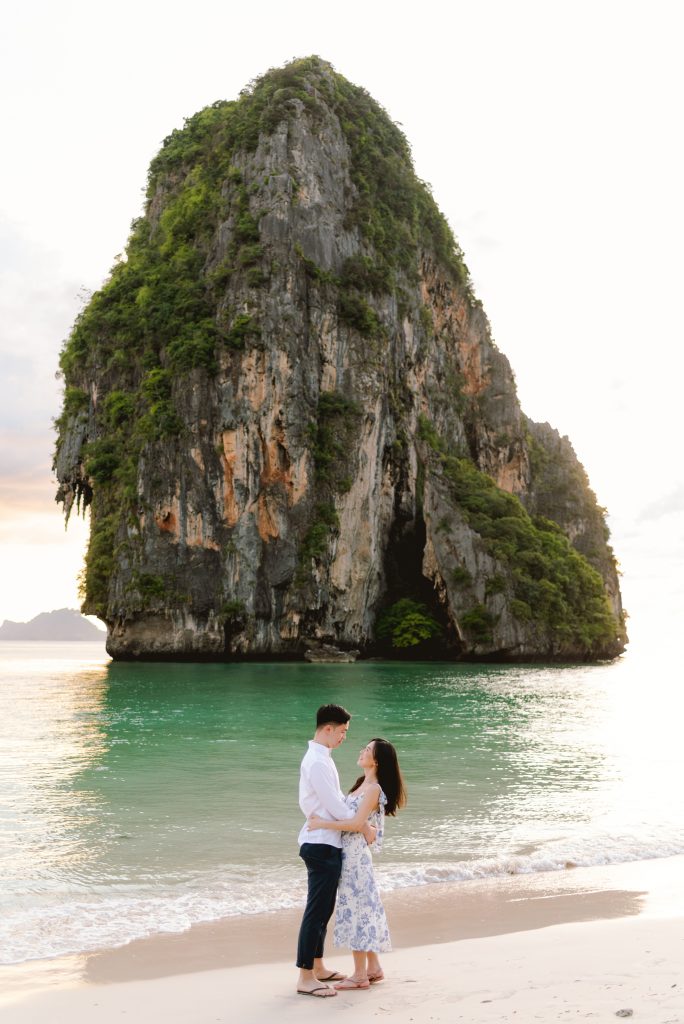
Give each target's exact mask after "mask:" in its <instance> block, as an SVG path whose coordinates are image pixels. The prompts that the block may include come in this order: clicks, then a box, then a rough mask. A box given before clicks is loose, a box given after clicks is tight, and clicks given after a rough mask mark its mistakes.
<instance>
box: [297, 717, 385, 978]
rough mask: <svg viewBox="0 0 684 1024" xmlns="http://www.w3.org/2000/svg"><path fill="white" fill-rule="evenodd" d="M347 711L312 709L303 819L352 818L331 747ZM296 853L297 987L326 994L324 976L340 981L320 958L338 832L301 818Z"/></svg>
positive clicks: (338, 862)
mask: <svg viewBox="0 0 684 1024" xmlns="http://www.w3.org/2000/svg"><path fill="white" fill-rule="evenodd" d="M350 719H351V715H350V714H349V712H348V711H346V710H345V709H344V708H343V707H340V705H339V704H324V705H323V707H320V708H319V709H318V711H317V712H316V733H315V735H314V738H313V740H309V749H308V751H307V752H306V754H305V755H304V759H303V761H302V765H301V770H300V775H299V806H300V807H301V809H302V812H303V813H304V815H305V816H306V817H307V818H308V817H309V815H311V814H319V815H320V816H321V817H322V818H327V819H328V820H337V821H341V820H344V819H345V818H353V817H354V813H353V811H351V810H350V808H349V807H347V805H346V803H345V802H344V796H343V795H342V790H341V789H340V779H339V776H338V774H337V768H336V767H335V762H334V761H333V759H332V757H331V756H330V754H331V751H333V750H335V748H336V747H339V746H340V744H341V743H344V740H345V738H346V736H347V731H348V729H349V721H350ZM362 832H363V834H364V836H365V837H366V842H369V843H372V842H373V839H374V838H375V829H374V828H373V826H372V825H369V824H368V823H367V822H366V824H365V826H364V828H363V829H362ZM299 844H300V848H299V856H300V857H301V858H302V860H303V861H304V863H305V864H306V870H307V874H308V893H307V899H306V909H305V911H304V917H303V918H302V924H301V928H300V930H299V942H298V944H297V967H298V968H299V981H298V983H297V991H298V992H299V993H300V994H301V995H303V996H316V997H318V998H327V997H328V996H336V995H337V992H336V990H335V989H334V988H331V987H330V986H329V985H326V984H323V983H324V982H327V981H341V980H342V979H343V978H344V975H342V974H338V973H337V972H336V971H330V970H328V968H327V967H326V966H325V964H324V962H323V946H324V943H325V933H326V929H327V926H328V921H329V920H330V918H331V916H332V912H333V910H334V909H335V898H336V896H337V883H338V881H339V878H340V872H341V870H342V835H341V833H340V832H335V831H332V830H330V829H312V830H311V831H309V829H308V826H307V823H306V822H304V827H303V828H302V830H301V832H300V833H299Z"/></svg>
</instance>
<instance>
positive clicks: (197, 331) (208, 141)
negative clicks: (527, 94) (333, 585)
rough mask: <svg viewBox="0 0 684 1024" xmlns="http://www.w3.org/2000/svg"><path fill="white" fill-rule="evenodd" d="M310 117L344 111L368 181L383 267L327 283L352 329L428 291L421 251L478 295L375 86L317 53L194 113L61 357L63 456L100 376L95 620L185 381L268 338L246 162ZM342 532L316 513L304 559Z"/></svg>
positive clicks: (153, 171) (91, 473)
mask: <svg viewBox="0 0 684 1024" xmlns="http://www.w3.org/2000/svg"><path fill="white" fill-rule="evenodd" d="M302 110H303V111H304V112H305V115H306V116H307V117H309V118H311V119H313V120H314V122H322V121H323V120H325V119H326V118H329V117H330V113H331V112H332V114H333V115H334V116H335V117H336V118H337V119H338V121H339V124H340V126H341V129H342V133H343V136H344V138H345V139H346V142H347V144H348V147H349V156H350V168H349V170H350V175H351V178H352V181H353V183H354V186H355V195H354V197H353V200H352V202H351V203H350V207H349V211H348V226H349V227H356V228H357V229H358V231H359V232H360V234H361V236H362V238H363V239H364V242H365V244H366V245H367V247H369V248H370V250H371V251H373V253H374V258H373V260H370V259H369V258H368V257H365V256H358V257H354V258H351V259H349V260H348V261H347V263H346V264H345V266H344V267H343V268H342V269H341V273H340V274H339V275H337V276H336V275H333V274H330V273H323V272H321V275H320V280H321V282H323V283H325V284H326V286H330V287H331V288H333V289H334V292H335V293H336V295H337V300H336V303H335V305H336V309H337V314H338V317H339V320H340V322H342V323H344V324H346V325H347V326H348V327H350V328H351V329H352V330H355V331H357V332H358V333H359V334H361V335H363V336H366V337H370V338H373V337H380V336H381V335H382V332H383V328H382V325H381V323H380V320H379V318H378V315H377V313H376V311H375V310H374V309H373V308H372V305H371V304H370V303H369V301H368V300H369V298H371V297H372V296H373V295H378V294H381V293H386V292H391V291H392V290H393V289H394V288H395V287H398V284H397V280H398V279H397V275H398V274H402V275H403V278H404V279H405V280H417V277H418V266H419V255H420V248H421V246H422V247H425V248H426V249H429V250H430V251H432V252H433V253H434V254H435V255H436V256H437V258H438V259H439V260H440V261H441V263H442V265H443V267H444V269H445V271H446V272H447V273H448V274H449V276H450V277H451V279H452V280H453V281H454V282H456V283H460V284H461V285H462V286H465V287H466V288H468V287H469V284H468V273H467V269H466V267H465V264H464V262H463V256H462V253H461V250H460V249H459V247H458V245H457V243H456V242H455V240H454V237H453V235H452V233H451V230H450V228H449V226H448V224H447V222H446V220H445V219H444V217H443V216H442V215H441V213H440V212H439V210H438V209H437V206H436V204H435V202H434V200H433V198H432V196H431V194H430V191H429V189H428V187H427V186H426V185H425V184H424V183H423V182H421V181H419V180H418V179H417V178H416V175H415V172H414V170H413V166H412V162H411V156H410V150H409V146H408V143H407V141H406V138H405V136H404V135H403V133H402V131H401V130H400V128H399V127H398V126H397V125H396V124H394V123H393V122H392V120H391V119H390V118H389V116H388V115H387V114H386V112H385V111H384V110H383V109H382V107H380V105H379V104H378V103H376V102H375V100H373V99H372V97H371V96H369V94H368V93H367V92H366V91H365V90H364V89H362V88H359V87H358V86H355V85H352V84H351V83H350V82H348V81H347V80H346V79H344V78H343V77H342V76H341V75H339V74H337V73H336V72H335V71H334V70H333V68H332V67H331V66H330V65H329V64H327V63H326V62H325V61H322V60H321V59H320V58H318V57H310V58H306V59H302V60H296V61H294V62H292V63H291V64H288V65H287V66H286V67H283V68H278V69H274V70H271V71H269V72H267V73H266V74H265V75H263V76H262V77H260V78H258V79H256V80H255V81H254V82H253V83H251V85H250V86H249V87H248V88H247V89H245V90H244V91H243V92H242V93H241V95H240V97H239V98H238V99H237V100H235V101H219V102H217V103H214V104H212V105H211V106H209V107H206V108H205V109H203V110H201V111H199V112H198V113H197V114H195V115H194V116H192V117H190V118H188V119H187V120H186V122H185V124H184V126H183V127H182V128H181V129H178V130H176V131H173V132H172V133H171V135H170V136H169V137H168V138H167V139H166V140H165V141H164V144H163V146H162V149H161V151H160V152H159V154H158V155H157V156H156V157H155V158H154V160H153V161H152V164H151V166H150V172H149V181H148V191H147V197H148V202H147V209H146V212H145V215H144V216H143V217H141V218H139V219H138V220H136V221H134V223H133V225H132V231H131V235H130V238H129V241H128V245H127V248H126V254H125V257H124V258H122V259H119V260H118V262H117V263H116V264H115V266H114V267H113V269H112V271H111V275H110V277H109V279H108V280H107V282H106V283H105V284H104V285H103V286H102V288H101V289H100V290H99V291H98V292H96V293H95V294H94V295H93V296H92V298H91V300H90V302H89V303H88V305H87V307H86V308H85V309H84V310H83V311H82V312H81V314H80V315H79V317H78V318H77V320H76V323H75V324H74V327H73V330H72V332H71V335H70V337H69V338H68V340H67V342H66V343H65V345H64V348H63V351H62V353H61V356H60V368H61V372H62V375H63V378H64V382H65V396H64V404H63V410H62V414H61V415H60V417H59V419H58V420H57V422H56V426H57V432H58V438H57V451H58V452H59V450H60V448H61V446H62V445H63V443H64V439H65V436H66V433H67V431H68V430H69V429H70V424H71V423H72V422H73V420H74V417H76V416H78V415H82V414H85V413H86V412H87V410H88V406H89V386H88V385H89V380H90V378H91V377H92V376H93V374H95V373H96V374H97V376H98V400H97V403H96V405H95V408H94V410H93V414H92V415H93V416H94V420H93V421H91V423H90V424H89V430H88V433H89V443H88V445H87V447H86V448H85V449H84V451H83V462H84V471H85V476H86V477H87V480H86V479H82V480H81V481H79V482H76V484H75V486H76V490H77V499H78V501H79V503H82V504H83V505H84V506H85V505H87V504H91V502H92V518H91V538H90V546H89V550H88V555H87V558H86V567H85V575H84V584H83V592H84V597H85V607H86V609H87V610H88V611H89V612H92V613H95V614H99V615H101V616H104V614H105V610H106V607H107V601H108V581H109V575H110V574H111V572H112V569H113V566H114V565H115V562H116V558H115V547H116V543H117V539H116V538H117V536H118V535H119V534H121V535H122V536H123V534H125V533H127V534H128V542H127V543H129V545H130V544H133V543H134V535H135V515H136V512H135V510H136V508H138V507H139V505H140V495H139V494H138V493H137V488H136V478H137V471H138V467H139V465H140V460H141V457H142V456H143V453H144V452H145V450H146V448H147V447H148V446H149V445H151V444H154V443H157V442H163V441H165V440H170V439H173V438H179V439H182V437H183V433H184V430H185V425H184V421H183V416H182V415H181V412H180V411H179V403H178V393H179V388H181V387H182V386H183V385H182V381H183V378H184V377H186V376H187V375H188V374H190V373H193V372H195V373H197V372H199V373H203V374H206V375H208V376H210V377H211V376H212V375H213V374H215V372H216V370H217V366H218V363H219V361H220V359H221V358H224V359H225V358H229V357H230V354H231V353H232V354H233V358H239V353H240V352H241V351H242V350H243V349H245V348H247V347H249V346H251V345H254V344H258V343H259V339H260V329H259V324H258V322H257V319H256V318H255V316H254V313H253V310H252V308H250V300H249V296H250V295H252V294H253V293H254V291H255V289H256V290H258V289H259V288H262V287H264V286H265V285H267V284H268V281H269V273H270V270H269V268H270V263H269V259H268V254H267V253H265V252H264V248H263V245H262V241H261V237H260V230H259V219H260V215H261V212H262V210H261V208H260V205H259V197H258V194H255V186H254V183H252V184H251V186H250V188H248V187H247V184H246V183H245V181H244V180H243V175H242V172H241V171H240V170H239V169H238V167H237V166H236V162H238V161H239V160H241V159H242V160H243V159H244V157H245V155H247V154H250V153H253V152H254V150H255V149H256V147H257V145H258V143H259V139H260V137H261V136H262V135H263V134H269V133H271V132H273V131H274V129H275V128H276V127H277V126H278V125H279V124H281V123H282V122H283V121H286V120H288V119H289V118H291V117H294V116H299V115H300V113H301V111H302ZM256 192H258V190H256ZM292 201H293V202H296V182H295V181H293V194H292ZM226 225H228V226H229V231H230V241H229V244H228V246H227V251H226V255H225V258H223V259H222V261H221V262H220V263H218V264H217V265H215V264H213V263H212V262H211V260H212V252H213V251H214V248H215V244H216V239H217V232H218V231H219V227H220V226H223V228H225V226H226ZM312 266H313V265H312ZM236 282H237V283H241V287H242V288H243V291H244V294H245V295H246V297H247V298H246V300H245V305H244V306H243V308H235V307H234V306H232V305H231V304H230V303H227V302H226V301H225V296H226V289H227V287H228V285H229V284H231V283H232V284H233V285H235V284H236ZM222 354H223V355H222ZM319 423H323V421H322V420H320V421H319ZM314 445H315V446H316V448H317V453H316V461H317V466H318V467H319V473H325V472H327V470H326V469H325V455H324V453H323V451H322V449H321V443H320V438H318V439H315V438H314ZM338 485H339V481H338ZM338 489H339V487H338ZM341 489H342V490H343V489H344V488H341ZM319 504H321V507H327V505H328V504H329V502H328V501H326V500H324V501H323V502H322V503H319ZM105 509H106V513H105ZM331 522H332V519H331V516H330V515H328V514H327V513H326V514H325V515H321V516H319V517H317V518H316V521H315V522H314V523H313V524H312V531H313V533H312V535H311V537H309V539H308V541H307V543H306V544H305V549H311V551H318V550H320V549H321V544H322V540H321V538H322V536H323V532H324V529H327V530H328V531H329V530H330V528H331ZM131 557H134V553H133V552H131ZM135 557H137V556H135Z"/></svg>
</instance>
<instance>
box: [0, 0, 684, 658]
mask: <svg viewBox="0 0 684 1024" xmlns="http://www.w3.org/2000/svg"><path fill="white" fill-rule="evenodd" d="M683 11H684V7H683V6H682V4H680V3H678V2H662V0H661V2H658V0H649V2H648V3H630V2H624V0H623V2H613V0H593V2H590V3H587V2H581V0H580V2H574V3H572V4H570V3H562V4H561V3H559V2H553V0H544V2H529V0H515V2H513V0H501V2H496V0H491V2H488V0H478V2H476V0H472V2H469V3H466V2H462V0H452V2H450V3H435V2H430V0H427V2H423V3H420V4H417V3H414V4H409V3H403V2H392V3H386V2H376V3H373V2H369V0H365V2H363V3H359V2H357V0H351V2H345V3H340V4H334V5H333V4H330V3H325V2H323V0H318V2H315V3H314V2H297V0H294V2H291V3H288V4H284V3H282V0H280V2H277V3H276V2H274V0H261V2H260V3H259V4H258V5H249V6H248V5H247V4H244V3H241V4H234V3H230V2H226V0H223V2H221V3H217V2H213V0H195V2H194V3H193V4H192V5H191V4H187V3H184V4H181V3H178V2H176V0H164V2H158V0H149V2H145V0H136V2H133V0H120V2H119V3H117V4H116V5H114V4H104V3H101V2H98V0H88V2H85V0H71V2H69V0H63V2H61V3H59V4H55V3H53V2H32V0H25V2H24V4H23V5H22V7H21V8H19V5H15V7H14V9H13V10H9V9H8V8H7V6H6V7H5V11H4V12H3V24H2V34H1V37H0V87H1V88H0V97H1V99H0V104H1V105H2V109H1V114H2V154H3V155H2V162H1V163H0V180H1V184H2V187H1V188H0V332H1V333H0V367H1V370H2V372H1V373H0V388H1V395H0V398H1V401H0V560H1V561H0V565H1V567H2V576H1V579H2V583H1V585H0V621H2V620H3V619H4V618H12V619H20V620H23V619H28V618H30V617H32V616H33V615H35V614H37V613H38V612H40V611H47V610H50V609H52V608H57V607H63V606H65V605H67V606H70V607H75V606H76V605H77V603H78V599H77V588H76V577H77V574H78V572H79V570H80V568H81V565H82V551H83V545H84V541H85V536H86V529H87V527H86V524H84V523H83V521H78V520H77V519H76V517H75V516H74V517H73V518H72V522H71V523H70V526H69V530H68V532H67V533H66V534H65V532H64V528H63V523H62V520H61V518H60V513H59V509H58V506H57V505H55V504H54V490H55V487H54V481H53V480H52V478H51V471H50V464H51V452H52V446H53V435H52V431H51V420H52V417H54V416H55V415H57V413H58V409H59V383H58V381H56V380H55V370H56V368H57V356H58V352H59V349H60V347H61V343H62V340H63V339H64V338H65V337H66V335H67V334H68V333H69V329H70V326H71V323H72V322H73V318H74V316H75V315H76V313H77V312H78V310H79V308H80V306H81V302H82V298H81V296H82V294H83V290H84V289H86V290H87V289H90V290H93V289H95V288H97V287H98V286H99V285H100V284H101V283H102V281H103V279H104V278H105V277H106V275H107V273H108V270H109V268H110V267H111V265H112V263H113V261H114V257H115V256H116V254H117V253H120V252H121V251H122V249H123V247H124V245H125V241H126V237H127V234H128V229H129V225H130V222H131V220H132V219H133V218H134V217H136V216H137V215H138V214H139V213H140V212H141V207H142V192H143V189H144V186H145V178H146V172H147V166H148V164H149V161H150V159H151V158H152V157H153V156H154V154H155V153H156V152H157V150H158V149H159V146H160V144H161V141H162V139H163V138H164V137H165V136H166V135H167V134H169V132H170V131H172V130H173V129H174V128H176V127H179V126H181V125H182V123H183V120H184V118H185V117H187V116H190V115H191V114H193V113H194V112H195V111H196V110H198V109H200V108H201V107H203V106H205V105H207V104H208V103H213V102H214V101H216V100H218V99H231V98H234V97H236V96H237V94H238V92H239V91H240V89H241V88H243V87H244V85H245V84H246V83H247V82H249V80H250V79H252V78H254V77H255V76H257V75H259V74H261V73H263V72H264V71H265V70H266V69H267V68H269V67H272V66H275V65H280V64H283V63H284V62H286V61H287V60H289V59H291V58H292V57H297V56H307V55H309V54H312V53H317V54H319V55H320V56H321V57H323V58H325V59H326V60H329V61H330V62H331V63H332V64H334V65H335V67H336V68H337V70H338V71H339V72H341V73H342V74H343V75H345V76H346V77H347V78H349V79H350V80H351V81H353V82H355V83H357V84H359V85H362V86H364V87H365V88H366V89H367V90H368V91H369V92H370V93H371V94H372V95H373V96H374V97H375V98H376V99H377V100H379V102H380V103H382V104H383V106H385V108H386V109H387V111H388V112H389V114H390V116H391V117H392V118H393V119H394V120H396V121H398V122H400V123H401V125H402V126H403V129H404V131H405V133H406V135H407V137H408V139H409V142H410V143H411V145H412V148H413V154H414V160H415V163H416V169H417V172H418V174H419V175H420V176H421V177H422V178H424V179H425V180H427V181H429V182H430V183H431V184H432V188H433V192H434V195H435V198H436V200H437V202H438V204H439V206H440V208H441V209H442V211H443V212H444V213H445V215H446V216H447V218H448V220H449V222H450V223H451V225H452V227H453V229H454V231H455V233H456V235H457V237H458V239H459V241H460V243H461V245H462V248H463V249H464V252H465V255H466V261H467V263H468V266H469V267H470V270H471V274H472V277H473V280H474V283H475V289H476V292H477V294H478V295H479V296H480V298H481V299H482V300H483V303H484V306H485V309H486V310H487V313H488V315H489V318H490V321H491V323H492V329H493V333H494V337H495V339H496V341H497V344H498V345H499V347H500V348H501V350H502V351H503V352H504V353H505V354H506V355H507V356H508V358H509V359H510V361H511V364H512V366H513V369H514V371H515V374H516V377H517V381H518V389H519V395H520V400H521V404H522V407H523V409H524V411H525V412H526V413H527V415H529V416H530V417H532V419H535V420H540V421H544V420H547V421H549V422H550V423H551V424H552V425H553V426H555V427H556V428H557V429H558V430H559V431H560V432H561V433H562V434H567V435H568V436H569V437H570V439H571V441H572V443H573V445H574V447H575V450H576V451H577V454H578V456H579V458H580V459H581V461H582V462H583V464H584V466H585V468H586V469H587V472H588V473H589V477H590V479H591V482H592V486H593V488H594V490H595V491H596V493H597V496H598V499H599V502H600V503H601V504H602V505H605V506H607V507H608V509H609V512H610V520H609V521H610V525H611V529H612V532H613V544H614V547H615V549H616V554H617V556H618V559H619V561H620V563H621V566H622V570H623V573H624V578H623V595H624V599H625V604H626V606H627V608H628V610H629V612H630V614H631V622H630V632H631V634H632V636H633V638H635V639H638V638H639V637H647V636H650V635H655V636H656V637H659V636H664V635H665V634H669V635H672V634H673V633H676V627H677V625H678V619H679V613H680V610H681V609H682V607H683V606H684V582H683V571H684V458H683V457H682V454H681V452H682V438H683V437H684V434H683V432H682V429H681V424H680V420H681V416H682V402H681V399H680V392H681V390H682V382H683V377H684V356H683V354H682V352H683V343H684V330H683V320H684V317H683V314H682V309H681V298H680V293H681V282H682V281H683V280H684V257H683V255H682V253H683V244H684V242H683V240H684V202H683V200H682V190H683V188H684V185H683V184H682V183H683V182H684V159H683V155H682V138H681V137H682V131H681V121H682V115H681V102H682V96H684V71H683V68H682V63H683V62H682V59H681V40H682V27H683V23H684V14H683Z"/></svg>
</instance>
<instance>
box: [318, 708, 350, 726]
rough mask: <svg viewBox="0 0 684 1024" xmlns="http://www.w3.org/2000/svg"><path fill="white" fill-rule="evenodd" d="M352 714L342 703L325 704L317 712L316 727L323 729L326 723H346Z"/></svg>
mask: <svg viewBox="0 0 684 1024" xmlns="http://www.w3.org/2000/svg"><path fill="white" fill-rule="evenodd" d="M350 718H351V715H350V714H349V712H348V711H347V710H346V708H343V707H342V705H341V704H324V705H323V706H322V707H320V708H319V709H318V711H317V712H316V728H317V729H322V728H323V726H324V725H344V724H345V722H348V721H349V719H350Z"/></svg>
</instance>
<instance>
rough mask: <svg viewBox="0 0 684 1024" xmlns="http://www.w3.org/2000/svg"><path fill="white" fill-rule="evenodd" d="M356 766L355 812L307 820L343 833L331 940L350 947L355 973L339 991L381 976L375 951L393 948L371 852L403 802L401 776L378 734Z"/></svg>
mask: <svg viewBox="0 0 684 1024" xmlns="http://www.w3.org/2000/svg"><path fill="white" fill-rule="evenodd" d="M357 764H358V765H359V767H360V768H363V775H360V776H359V778H358V779H357V780H356V782H355V783H354V785H353V786H352V788H351V790H350V791H349V795H348V796H347V797H346V801H347V803H348V804H349V806H350V807H351V808H352V809H353V810H354V811H355V812H356V813H355V814H354V817H353V818H350V819H349V820H348V821H329V820H327V819H324V818H319V817H317V816H316V815H312V816H311V817H310V818H309V828H310V829H314V828H331V829H335V830H336V831H338V832H344V833H346V834H345V835H343V836H342V874H341V875H340V884H339V887H338V889H337V912H336V916H335V931H334V942H335V945H336V946H347V947H349V948H350V949H351V950H352V954H353V956H354V973H353V974H352V975H350V976H349V977H348V978H345V979H344V980H343V981H340V982H339V983H338V984H337V985H335V988H337V989H352V988H368V987H369V985H370V984H372V983H373V982H376V981H382V979H383V978H384V974H383V971H382V967H381V966H380V961H379V960H378V953H386V952H388V951H389V950H390V949H391V948H392V947H391V944H390V937H389V931H388V929H387V918H386V917H385V910H384V908H383V905H382V903H381V901H380V896H379V894H378V887H377V885H376V882H375V875H374V873H373V858H372V857H371V852H370V851H371V849H374V850H376V851H380V849H381V848H382V838H383V832H384V820H385V814H389V815H395V814H396V812H397V811H398V809H399V808H400V807H403V806H404V804H405V803H406V790H405V789H404V780H403V779H402V777H401V770H400V768H399V761H398V760H397V752H396V750H395V749H394V747H393V746H392V744H391V743H388V741H387V740H383V739H380V738H379V737H378V738H376V739H373V740H371V741H370V743H369V744H368V746H366V747H364V748H363V750H362V751H361V753H360V755H359V759H358V762H357ZM366 820H369V821H370V823H371V825H374V826H375V828H376V837H375V842H374V843H373V845H372V847H370V846H368V844H367V843H366V840H365V839H364V837H363V836H362V835H361V833H360V832H359V829H360V828H362V827H363V824H364V822H365V821H366Z"/></svg>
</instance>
